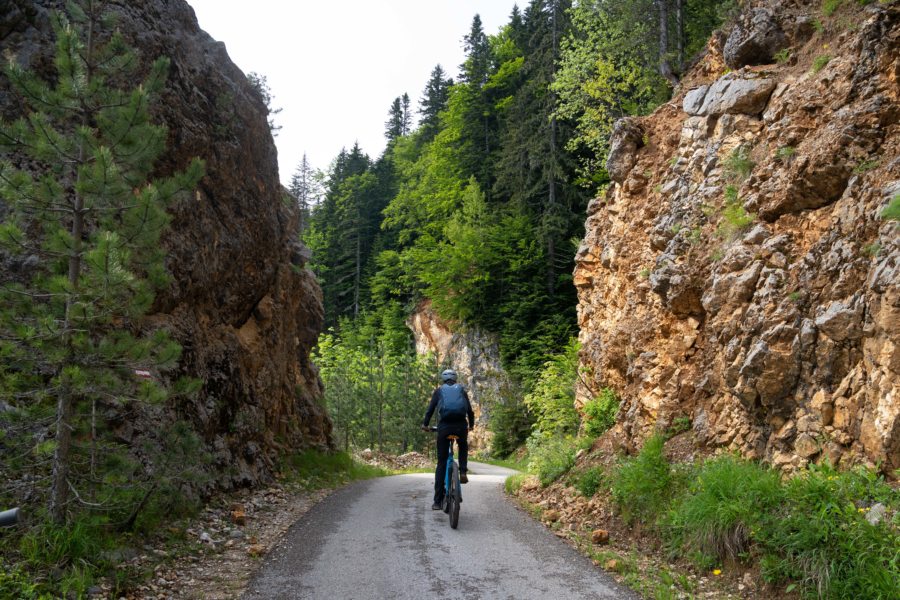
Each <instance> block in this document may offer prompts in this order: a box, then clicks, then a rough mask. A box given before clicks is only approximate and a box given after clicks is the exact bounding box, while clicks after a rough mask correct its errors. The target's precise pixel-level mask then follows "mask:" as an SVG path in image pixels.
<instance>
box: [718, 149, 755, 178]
mask: <svg viewBox="0 0 900 600" xmlns="http://www.w3.org/2000/svg"><path fill="white" fill-rule="evenodd" d="M723 166H724V169H725V173H726V176H727V177H728V178H729V179H731V180H732V181H743V180H744V179H747V177H749V176H750V173H751V172H752V171H753V168H754V167H755V166H756V163H755V162H753V160H752V159H751V158H750V149H749V148H747V147H746V146H738V147H737V148H735V149H734V150H732V152H731V154H729V155H728V158H726V159H725V161H724V162H723Z"/></svg>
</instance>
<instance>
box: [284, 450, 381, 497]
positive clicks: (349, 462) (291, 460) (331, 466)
mask: <svg viewBox="0 0 900 600" xmlns="http://www.w3.org/2000/svg"><path fill="white" fill-rule="evenodd" d="M282 471H284V472H285V473H286V474H287V475H288V476H289V477H290V478H292V479H295V480H297V481H299V482H300V483H301V484H302V485H303V487H305V488H306V489H324V488H330V487H335V486H338V485H341V484H343V483H346V482H348V481H355V480H358V479H371V478H373V477H380V476H383V475H388V474H389V473H388V472H387V471H386V470H384V469H381V468H379V467H373V466H370V465H366V464H362V463H358V462H356V461H354V460H353V458H352V457H351V456H350V455H349V454H347V453H346V452H322V451H321V450H304V451H303V452H299V453H297V454H292V455H290V456H287V457H285V459H284V461H283V464H282Z"/></svg>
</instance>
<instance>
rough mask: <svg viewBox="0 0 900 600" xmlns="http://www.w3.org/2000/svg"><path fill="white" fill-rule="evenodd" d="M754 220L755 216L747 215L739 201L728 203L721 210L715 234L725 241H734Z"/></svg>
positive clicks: (752, 214)
mask: <svg viewBox="0 0 900 600" xmlns="http://www.w3.org/2000/svg"><path fill="white" fill-rule="evenodd" d="M755 218H756V215H755V214H754V213H748V212H747V210H746V209H745V208H744V207H743V205H741V203H740V202H739V201H736V202H728V203H726V204H725V207H724V208H723V209H722V221H721V222H720V223H719V226H718V228H717V229H716V234H717V235H718V236H719V237H721V238H724V239H726V240H731V239H734V238H735V237H737V236H738V235H739V234H740V233H741V232H742V231H744V230H745V229H747V228H748V227H750V225H752V224H753V220H754V219H755Z"/></svg>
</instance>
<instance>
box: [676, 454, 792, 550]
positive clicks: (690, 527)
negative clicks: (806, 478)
mask: <svg viewBox="0 0 900 600" xmlns="http://www.w3.org/2000/svg"><path fill="white" fill-rule="evenodd" d="M782 496H783V494H782V488H781V478H780V475H779V474H778V472H776V471H774V470H772V469H770V468H767V467H763V466H760V465H759V464H757V463H754V462H750V461H747V460H743V459H740V458H737V457H734V456H731V455H726V456H720V457H717V458H713V459H711V460H709V461H707V462H705V463H704V464H703V465H702V466H701V467H700V468H699V470H698V471H697V473H696V476H695V477H694V478H693V479H692V481H691V483H690V485H689V487H688V489H687V493H686V494H684V495H682V496H681V497H680V498H679V499H678V500H677V501H676V502H675V505H674V507H673V508H672V510H671V512H670V513H669V514H668V515H667V517H666V519H665V526H666V530H667V533H668V535H669V536H670V538H671V541H672V542H673V543H674V546H675V547H678V548H682V549H684V550H686V551H687V552H688V554H689V555H690V556H692V557H694V558H695V561H696V562H698V563H699V564H698V566H701V567H706V566H707V565H708V564H709V559H713V562H718V561H720V560H723V559H730V560H735V559H737V558H739V557H740V556H742V555H744V554H745V553H746V552H747V551H748V549H749V546H750V542H751V540H752V532H753V531H754V529H756V528H757V527H758V520H759V518H760V515H761V514H764V513H766V512H768V511H771V510H772V509H773V508H774V507H776V506H777V505H778V504H779V502H781V500H782ZM718 564H721V562H718Z"/></svg>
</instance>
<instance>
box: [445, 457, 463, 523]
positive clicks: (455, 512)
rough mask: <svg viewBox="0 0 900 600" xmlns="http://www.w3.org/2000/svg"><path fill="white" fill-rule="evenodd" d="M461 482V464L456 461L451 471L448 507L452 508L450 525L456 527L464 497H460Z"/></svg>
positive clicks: (449, 512)
mask: <svg viewBox="0 0 900 600" xmlns="http://www.w3.org/2000/svg"><path fill="white" fill-rule="evenodd" d="M459 491H460V484H459V465H457V464H456V462H454V463H453V469H452V471H451V472H450V489H449V490H448V492H449V493H448V494H447V500H448V503H449V506H448V508H449V509H450V510H449V511H447V512H448V514H449V516H450V527H451V528H453V529H456V527H457V526H458V525H459V503H460V500H462V498H460V494H459Z"/></svg>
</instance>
